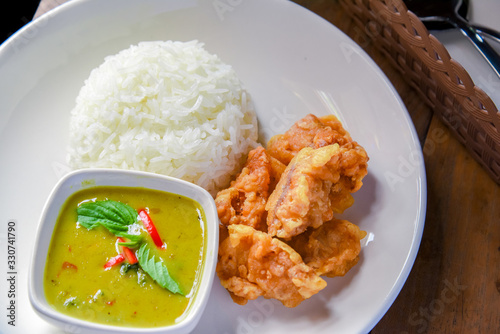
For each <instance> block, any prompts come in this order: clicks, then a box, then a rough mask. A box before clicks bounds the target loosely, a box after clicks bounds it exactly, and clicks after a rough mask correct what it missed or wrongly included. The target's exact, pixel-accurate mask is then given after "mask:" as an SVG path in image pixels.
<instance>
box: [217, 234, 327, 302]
mask: <svg viewBox="0 0 500 334" xmlns="http://www.w3.org/2000/svg"><path fill="white" fill-rule="evenodd" d="M227 229H228V232H229V236H228V237H227V238H226V239H225V240H223V241H222V242H221V244H220V246H219V261H218V264H217V275H218V276H219V278H220V281H221V283H222V286H224V287H225V288H226V289H227V290H228V291H229V292H230V294H231V297H232V298H233V300H234V301H235V302H236V303H238V304H241V305H244V304H246V302H247V301H248V300H252V299H256V298H257V297H259V296H263V297H265V298H274V299H277V300H279V301H281V302H282V303H283V305H284V306H286V307H295V306H297V305H299V304H300V303H301V302H302V301H304V300H305V299H307V298H309V297H311V296H312V295H314V294H316V293H317V292H319V291H320V290H322V289H323V288H324V287H325V286H326V282H325V281H324V280H323V279H322V278H320V277H319V275H317V274H316V272H315V271H314V270H313V269H312V268H311V267H309V266H307V265H305V264H304V262H303V261H302V258H301V256H300V255H299V254H298V253H297V252H295V251H294V250H293V249H292V248H291V247H290V246H288V245H287V244H285V243H284V242H282V241H280V240H279V239H277V238H272V237H271V236H270V235H269V234H267V233H264V232H261V231H257V230H255V229H253V228H252V227H250V226H246V225H229V226H228V227H227Z"/></svg>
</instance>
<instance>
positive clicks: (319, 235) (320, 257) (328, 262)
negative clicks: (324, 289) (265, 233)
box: [287, 219, 366, 277]
mask: <svg viewBox="0 0 500 334" xmlns="http://www.w3.org/2000/svg"><path fill="white" fill-rule="evenodd" d="M365 236H366V232H364V231H362V230H360V229H359V227H358V226H356V225H354V224H352V223H350V222H348V221H347V220H339V219H333V220H330V221H327V222H325V223H324V224H323V225H321V226H320V227H318V228H317V229H308V230H307V231H306V232H304V233H302V234H299V235H297V236H296V237H293V238H292V239H291V240H290V241H287V244H288V245H290V246H291V247H292V248H293V249H294V250H295V251H297V253H299V254H300V255H301V256H302V259H303V260H304V262H305V263H306V264H307V265H308V266H309V267H311V268H313V269H314V270H316V273H317V274H318V275H326V276H328V277H335V276H344V275H345V274H346V273H347V272H348V271H349V270H350V269H351V268H352V267H353V266H354V265H355V264H356V263H358V260H359V253H360V252H361V243H360V241H361V239H363V238H364V237H365Z"/></svg>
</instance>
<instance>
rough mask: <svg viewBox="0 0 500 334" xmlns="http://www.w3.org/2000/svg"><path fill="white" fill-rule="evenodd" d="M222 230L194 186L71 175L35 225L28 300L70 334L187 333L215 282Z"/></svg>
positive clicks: (88, 172) (91, 173)
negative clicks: (36, 228) (35, 233)
mask: <svg viewBox="0 0 500 334" xmlns="http://www.w3.org/2000/svg"><path fill="white" fill-rule="evenodd" d="M127 210H128V211H127ZM109 215H114V216H109ZM110 217H111V218H110ZM113 217H116V219H115V218H113ZM123 217H129V218H130V222H128V223H125V222H122V221H121V220H120V219H122V218H123ZM113 219H115V220H113ZM110 221H112V222H111V223H109V222H110ZM122 223H123V225H120V224H122ZM218 224H219V220H218V216H217V209H216V207H215V202H214V200H213V197H212V196H211V195H210V194H209V193H208V192H207V191H206V190H204V189H203V188H201V187H199V186H197V185H194V184H192V183H190V182H187V181H183V180H180V179H176V178H172V177H168V176H162V175H157V174H152V173H147V172H138V171H129V170H118V169H83V170H78V171H74V172H71V173H69V174H67V175H66V176H64V177H63V178H62V179H61V180H60V181H59V182H58V183H57V184H56V186H55V187H54V188H53V190H52V192H51V194H50V196H49V198H48V199H47V201H46V203H45V206H44V208H43V211H42V214H41V217H40V221H39V225H38V231H37V236H36V241H35V246H34V252H33V256H32V263H31V268H30V274H29V277H28V280H29V282H28V283H29V284H28V285H29V297H30V302H31V304H32V306H33V308H34V310H35V311H36V313H38V314H39V315H40V316H41V317H42V318H43V319H45V320H46V321H48V322H49V323H51V324H53V325H55V326H57V327H60V328H61V329H63V330H64V331H68V332H78V333H138V332H141V333H169V334H170V333H172V334H174V333H175V334H179V333H189V332H190V331H192V330H193V329H194V328H195V327H196V325H197V323H198V321H199V320H200V317H201V314H202V313H203V311H204V309H205V306H206V305H207V302H208V298H209V295H210V291H211V287H212V283H213V280H214V274H215V266H216V263H217V247H218V238H219V236H218V232H219V230H218V228H219V227H218Z"/></svg>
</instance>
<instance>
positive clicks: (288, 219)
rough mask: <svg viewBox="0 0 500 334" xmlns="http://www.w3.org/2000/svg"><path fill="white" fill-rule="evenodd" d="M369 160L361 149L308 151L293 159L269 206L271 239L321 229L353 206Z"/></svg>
mask: <svg viewBox="0 0 500 334" xmlns="http://www.w3.org/2000/svg"><path fill="white" fill-rule="evenodd" d="M367 161H368V157H367V155H366V152H365V151H364V149H363V148H362V147H361V146H356V147H355V148H354V149H350V148H346V147H339V145H338V144H334V145H328V146H324V147H321V148H317V149H313V148H310V147H305V148H303V149H302V150H300V152H299V153H298V154H297V155H296V156H295V157H294V158H293V159H292V161H291V162H290V163H289V164H288V166H287V168H286V169H285V172H284V173H283V175H282V177H281V179H280V181H279V183H278V184H277V185H276V189H275V190H274V191H273V193H272V194H271V195H270V196H269V200H268V202H267V204H266V211H267V227H268V233H269V234H270V235H271V236H277V237H280V238H284V239H288V238H291V237H293V236H296V235H298V234H300V233H302V232H304V231H305V230H306V229H307V228H308V227H309V226H311V227H312V228H318V227H319V226H321V225H322V224H323V222H325V221H328V220H331V219H332V218H333V214H334V212H342V211H343V210H345V209H346V208H347V207H348V206H350V205H351V204H352V203H353V199H352V196H351V193H353V192H355V191H357V190H358V189H359V188H360V187H361V185H362V179H363V177H364V176H365V175H366V174H367Z"/></svg>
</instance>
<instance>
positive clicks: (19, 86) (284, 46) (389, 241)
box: [0, 0, 426, 334]
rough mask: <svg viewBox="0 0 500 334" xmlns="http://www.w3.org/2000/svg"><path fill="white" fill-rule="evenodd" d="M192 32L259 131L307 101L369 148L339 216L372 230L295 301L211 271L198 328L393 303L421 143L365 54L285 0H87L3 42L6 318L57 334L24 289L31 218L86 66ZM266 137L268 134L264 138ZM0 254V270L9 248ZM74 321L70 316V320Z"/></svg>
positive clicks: (309, 326) (416, 202)
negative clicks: (11, 315)
mask: <svg viewBox="0 0 500 334" xmlns="http://www.w3.org/2000/svg"><path fill="white" fill-rule="evenodd" d="M169 39H171V40H181V41H188V40H192V39H197V40H199V41H201V42H203V43H205V48H206V49H207V50H208V51H210V52H213V53H216V54H218V55H219V57H220V58H221V59H222V60H223V61H225V62H227V63H229V64H231V65H233V67H234V68H235V70H236V71H237V73H238V74H239V76H240V78H241V80H242V81H243V83H244V84H245V85H246V88H247V89H248V91H249V93H250V94H251V96H252V97H253V100H254V102H255V107H256V109H257V113H258V117H259V121H260V124H261V126H262V131H261V133H262V135H263V137H265V138H268V137H269V136H270V135H272V134H274V133H278V132H283V131H284V130H286V129H287V128H288V127H289V126H290V125H292V123H293V122H295V121H296V120H298V119H299V118H301V117H303V116H304V115H306V114H307V113H315V114H317V115H325V114H328V113H334V114H336V115H337V116H338V117H339V118H340V120H341V121H342V122H343V123H344V125H345V127H346V128H347V129H348V130H349V131H350V132H351V134H352V136H353V138H355V139H356V140H357V141H358V142H359V143H360V144H362V145H363V146H364V147H365V148H366V150H367V152H368V154H369V156H370V158H371V159H370V162H369V175H368V176H367V177H366V178H365V185H364V187H363V188H362V189H361V190H360V191H359V192H358V193H356V194H355V198H356V203H355V204H354V206H353V207H352V208H350V209H349V210H348V212H347V213H346V215H345V216H346V217H347V218H348V219H350V220H351V221H353V222H354V223H356V224H358V225H360V226H361V228H363V229H365V230H366V231H368V232H369V240H370V241H371V242H369V243H368V244H367V245H366V246H364V247H363V250H362V256H361V260H360V262H359V264H358V265H357V266H356V267H355V268H354V269H353V270H351V271H350V272H349V273H348V274H347V275H346V276H345V277H338V278H333V279H327V282H328V286H327V288H326V289H325V290H323V291H321V293H319V294H318V295H316V296H314V297H313V298H311V299H309V300H306V301H305V302H303V303H302V304H301V305H299V306H298V307H296V308H294V309H286V308H284V307H283V306H281V304H280V303H279V302H276V301H270V300H263V299H258V300H256V301H253V302H249V303H248V304H247V305H246V306H244V307H242V306H239V305H236V304H234V303H233V302H232V301H231V298H230V297H229V295H228V293H227V292H226V291H225V290H224V289H223V288H222V287H221V286H220V283H219V281H218V279H215V286H214V289H213V292H212V295H211V297H210V300H209V304H208V307H207V310H206V312H205V314H204V316H203V318H202V320H201V322H200V325H199V326H198V327H197V329H196V330H195V333H217V334H219V333H220V334H226V333H227V334H230V333H262V334H264V333H273V334H276V333H287V334H292V333H304V332H308V333H362V332H368V331H369V330H370V329H371V328H372V327H373V326H374V325H375V324H376V323H377V322H378V320H379V319H380V318H381V317H382V316H383V315H384V313H385V312H386V311H387V309H388V308H389V307H390V305H391V304H392V302H393V301H394V299H395V298H396V296H397V294H398V293H399V291H400V289H401V288H402V286H403V284H404V282H405V280H406V278H407V276H408V274H409V272H410V269H411V267H412V264H413V261H414V259H415V256H416V254H417V250H418V246H419V244H420V240H421V235H422V230H423V226H424V217H425V205H426V185H425V172H424V167H423V163H422V161H423V158H422V154H421V149H420V146H419V143H418V140H417V137H416V133H415V131H414V128H413V125H412V123H411V120H410V118H409V116H408V114H407V112H406V110H405V108H404V106H403V104H402V103H401V101H400V99H399V97H398V96H397V94H396V92H395V90H394V89H393V87H392V86H391V84H390V83H389V81H388V80H387V79H386V77H385V76H384V75H383V73H382V72H381V71H380V69H379V68H377V66H376V65H375V64H374V63H373V62H372V61H371V59H369V57H368V56H367V55H366V54H365V53H364V52H363V51H362V50H361V49H360V48H359V47H358V46H357V45H356V44H355V43H354V42H353V41H351V40H350V39H349V38H348V37H346V36H345V35H344V34H342V33H341V32H340V31H339V30H338V29H336V28H335V27H334V26H333V25H331V24H330V23H329V22H327V21H325V20H323V19H322V18H320V17H318V16H316V15H315V14H313V13H311V12H309V11H307V10H305V9H304V8H302V7H300V6H298V5H296V4H294V3H291V2H287V1H278V0H274V1H269V0H258V1H255V0H254V1H240V0H208V1H193V0H170V1H165V0H140V1H139V0H108V1H97V0H86V1H79V0H75V1H71V2H69V3H66V4H64V5H62V6H60V7H58V8H56V9H55V10H53V11H51V12H49V13H47V14H45V15H43V16H42V17H40V18H39V19H37V20H36V21H34V22H33V23H32V24H29V25H28V26H26V27H25V28H24V29H22V30H21V31H19V32H18V33H17V34H15V35H14V36H12V37H11V38H10V39H9V40H8V41H7V42H6V43H4V44H3V45H2V46H1V47H0V101H1V106H2V112H1V113H0V143H1V146H0V156H1V157H2V164H1V165H0V166H1V167H0V171H1V172H0V185H1V191H0V226H1V230H0V238H1V239H0V241H1V245H2V248H4V249H5V248H6V247H7V246H6V241H7V238H8V235H7V225H8V224H7V223H8V222H9V221H14V223H15V225H16V243H15V246H16V263H15V272H16V274H14V276H15V278H16V296H15V297H13V298H8V297H6V295H7V293H6V292H7V291H8V290H9V287H10V286H8V282H7V281H6V279H1V280H0V291H1V293H2V296H3V297H2V298H0V307H1V309H3V310H4V313H6V311H5V310H6V307H7V305H8V303H10V302H11V300H13V301H14V302H15V303H16V304H15V305H16V319H17V320H16V321H17V322H16V326H15V327H12V326H10V325H8V324H7V321H8V320H9V319H8V318H6V317H5V316H3V319H2V320H1V321H0V332H8V333H30V332H31V333H34V332H36V333H40V334H44V333H53V330H54V328H52V327H51V326H50V325H48V324H46V323H45V322H44V321H43V320H41V319H40V318H38V317H37V316H35V315H34V312H33V311H32V309H31V307H30V305H29V302H28V294H27V274H28V264H29V262H30V258H31V252H32V246H33V240H34V236H35V230H36V228H37V221H38V219H39V215H40V213H41V210H42V206H43V203H44V201H45V200H46V198H47V196H48V195H49V192H50V190H51V188H52V187H53V186H54V184H55V183H56V182H57V181H58V179H59V178H60V177H61V176H62V175H64V174H65V173H66V172H67V171H68V169H67V167H66V165H65V154H66V152H65V148H66V143H67V137H68V122H69V111H70V110H71V109H72V107H73V105H74V101H75V97H76V96H77V94H78V91H79V89H80V88H81V86H82V85H83V82H84V80H85V79H86V78H87V77H88V75H89V73H90V70H91V69H93V68H94V67H97V66H98V65H99V64H101V63H102V61H103V59H104V57H105V56H107V55H110V54H115V53H117V52H118V51H120V50H121V49H125V48H127V47H129V45H131V44H135V43H138V42H139V41H142V40H169ZM265 138H264V139H265ZM2 254H4V255H2V256H1V257H0V267H1V268H2V270H3V271H4V272H5V273H6V272H8V271H9V268H8V267H7V255H6V253H5V252H4V251H2ZM68 330H72V331H69V332H75V333H77V331H78V329H77V328H69V329H68Z"/></svg>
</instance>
